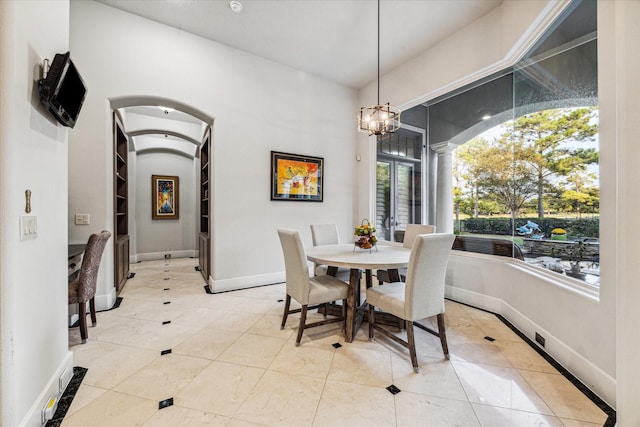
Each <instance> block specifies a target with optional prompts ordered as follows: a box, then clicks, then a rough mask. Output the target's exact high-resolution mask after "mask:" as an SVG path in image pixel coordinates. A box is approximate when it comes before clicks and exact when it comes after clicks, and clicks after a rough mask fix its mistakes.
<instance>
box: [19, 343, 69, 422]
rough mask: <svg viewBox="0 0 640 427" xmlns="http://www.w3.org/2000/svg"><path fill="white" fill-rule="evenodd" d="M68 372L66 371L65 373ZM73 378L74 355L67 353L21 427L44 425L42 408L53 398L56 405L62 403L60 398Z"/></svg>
mask: <svg viewBox="0 0 640 427" xmlns="http://www.w3.org/2000/svg"><path fill="white" fill-rule="evenodd" d="M65 370H66V371H65ZM60 377H62V389H60ZM72 377H73V353H72V352H70V351H69V352H67V354H66V356H65V357H64V359H63V360H62V363H60V366H58V369H56V370H55V372H54V373H53V375H52V376H51V378H49V381H47V385H46V386H45V388H44V389H43V390H42V392H41V393H40V395H39V396H38V399H36V401H35V402H34V403H33V405H32V406H31V408H30V409H29V411H28V412H27V413H26V414H25V416H24V418H23V419H22V421H21V422H20V424H19V426H20V427H41V426H43V425H44V424H43V423H42V408H44V406H45V405H46V404H47V402H48V401H49V399H50V398H51V397H55V398H56V405H57V404H58V403H59V402H60V397H61V396H62V393H64V390H66V388H67V386H68V385H69V382H70V381H71V378H72Z"/></svg>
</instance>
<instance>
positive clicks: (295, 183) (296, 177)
mask: <svg viewBox="0 0 640 427" xmlns="http://www.w3.org/2000/svg"><path fill="white" fill-rule="evenodd" d="M323 176H324V159H323V158H322V157H312V156H304V155H299V154H290V153H280V152H277V151H272V152H271V200H288V201H299V202H322V200H323V182H322V181H323Z"/></svg>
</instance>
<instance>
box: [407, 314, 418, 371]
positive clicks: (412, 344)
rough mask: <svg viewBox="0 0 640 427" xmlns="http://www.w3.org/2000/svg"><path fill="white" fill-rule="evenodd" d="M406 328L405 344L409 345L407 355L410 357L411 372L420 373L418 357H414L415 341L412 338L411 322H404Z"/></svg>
mask: <svg viewBox="0 0 640 427" xmlns="http://www.w3.org/2000/svg"><path fill="white" fill-rule="evenodd" d="M405 325H406V328H407V344H409V355H410V356H411V364H412V365H413V371H414V372H415V373H418V372H420V369H419V368H418V357H417V356H416V341H415V338H414V336H413V322H412V321H410V320H405Z"/></svg>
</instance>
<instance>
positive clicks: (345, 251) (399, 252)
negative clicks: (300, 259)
mask: <svg viewBox="0 0 640 427" xmlns="http://www.w3.org/2000/svg"><path fill="white" fill-rule="evenodd" d="M376 246H377V247H378V250H377V251H376V250H375V248H373V249H372V250H371V253H369V250H368V249H360V248H355V251H354V250H353V249H354V245H353V244H340V245H322V246H314V247H311V248H307V249H306V252H307V259H308V260H309V261H312V262H315V263H318V264H325V265H331V266H334V267H346V268H360V269H364V270H374V269H397V268H404V267H406V266H407V265H408V264H409V255H410V253H411V250H410V249H406V248H403V247H402V246H395V245H376Z"/></svg>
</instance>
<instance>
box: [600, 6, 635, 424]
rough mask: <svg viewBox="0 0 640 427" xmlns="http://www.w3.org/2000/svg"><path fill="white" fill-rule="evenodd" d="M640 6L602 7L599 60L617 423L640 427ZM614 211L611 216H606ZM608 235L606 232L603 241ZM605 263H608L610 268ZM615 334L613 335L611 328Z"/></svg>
mask: <svg viewBox="0 0 640 427" xmlns="http://www.w3.org/2000/svg"><path fill="white" fill-rule="evenodd" d="M639 44H640V2H637V1H634V2H632V1H616V2H611V1H599V2H598V55H599V69H598V74H599V82H598V83H599V88H598V90H599V93H600V105H601V109H600V111H601V112H600V122H601V125H600V127H601V130H600V135H601V136H600V140H601V141H602V138H603V137H604V138H606V143H607V146H606V150H605V149H603V150H602V151H601V171H602V170H606V175H605V176H604V177H603V175H602V172H601V178H600V180H601V193H602V196H601V203H600V206H603V204H604V206H605V209H606V211H605V212H603V214H602V215H601V218H602V219H603V220H605V221H606V222H603V221H602V220H601V224H602V225H601V229H602V228H604V229H605V230H606V235H605V237H606V239H607V242H609V245H608V256H607V264H606V274H607V276H606V280H607V281H606V284H607V285H608V287H611V288H613V287H614V286H615V288H616V290H617V293H616V297H617V298H616V303H617V310H616V313H617V328H616V330H615V332H616V339H617V340H616V342H617V345H616V349H617V351H616V362H617V366H616V377H617V425H619V426H637V425H640V409H639V408H638V384H640V369H639V368H638V361H639V360H640V340H639V339H638V325H640V310H638V302H639V301H640V287H639V286H638V270H639V269H638V242H640V228H638V226H637V224H638V212H640V186H638V178H637V170H638V159H639V158H640V145H639V144H638V135H640V121H638V119H637V114H638V111H640V82H639V81H638V76H639V75H640V58H639V57H638V53H637V47H638V45H639ZM605 214H606V216H605ZM602 235H603V233H602V232H601V236H602ZM604 267H605V264H604V262H603V268H604ZM611 333H613V331H611Z"/></svg>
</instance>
